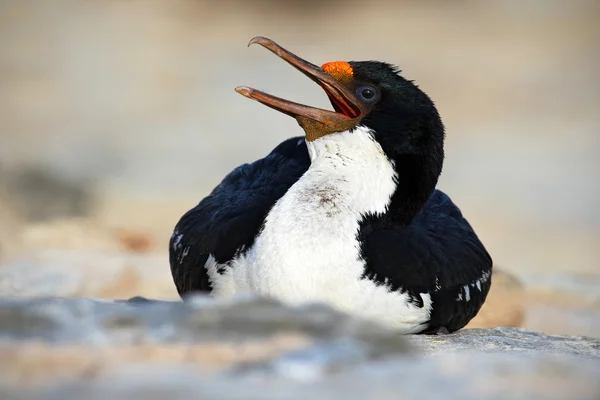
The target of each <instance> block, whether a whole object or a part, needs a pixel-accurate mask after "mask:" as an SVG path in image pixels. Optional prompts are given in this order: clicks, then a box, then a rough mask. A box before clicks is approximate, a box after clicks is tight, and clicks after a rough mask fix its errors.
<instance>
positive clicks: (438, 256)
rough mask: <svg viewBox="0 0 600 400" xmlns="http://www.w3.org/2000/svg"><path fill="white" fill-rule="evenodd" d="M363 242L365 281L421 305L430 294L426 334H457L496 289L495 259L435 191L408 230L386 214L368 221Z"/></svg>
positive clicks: (456, 210)
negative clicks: (444, 331) (443, 331)
mask: <svg viewBox="0 0 600 400" xmlns="http://www.w3.org/2000/svg"><path fill="white" fill-rule="evenodd" d="M358 238H359V241H360V242H361V255H362V257H363V259H364V260H365V261H366V268H365V272H364V275H363V277H364V278H365V279H370V280H372V281H374V282H375V283H377V284H381V285H383V284H385V285H387V286H388V287H389V288H390V289H392V290H394V291H401V292H404V293H407V294H408V295H409V297H410V299H411V300H410V301H411V302H412V304H413V305H414V306H416V307H423V306H424V304H423V301H422V298H421V296H420V295H419V293H428V294H430V295H431V298H432V303H433V304H432V311H431V315H430V321H429V325H428V326H427V327H424V328H425V330H424V331H426V332H429V331H436V330H437V329H438V328H442V327H444V328H446V329H447V330H448V331H450V332H452V331H455V330H458V329H460V328H462V327H463V326H465V325H466V324H467V323H468V322H469V321H470V320H471V319H472V318H473V317H474V316H475V315H476V314H477V312H478V311H479V309H480V308H481V306H482V305H483V303H484V301H485V298H486V296H487V294H488V291H489V289H490V285H491V270H492V259H491V258H490V256H489V254H488V252H487V251H486V249H485V247H484V246H483V244H482V243H481V242H480V240H479V238H478V237H477V235H476V234H475V232H474V230H473V229H472V228H471V226H470V225H469V223H468V222H467V220H466V219H465V218H464V217H463V215H462V213H461V212H460V210H459V208H458V207H457V206H456V205H455V204H454V203H453V202H452V200H450V198H449V197H448V196H447V195H446V194H445V193H443V192H441V191H439V190H435V191H434V192H433V194H432V195H431V197H430V198H429V200H428V201H427V203H426V204H425V206H424V207H423V209H422V210H421V211H420V212H419V213H418V214H417V215H416V216H415V218H414V219H413V221H412V222H411V224H410V225H408V226H406V227H405V226H398V225H394V224H390V223H389V219H388V216H387V215H383V216H379V217H372V216H370V217H366V218H365V219H364V220H363V221H362V223H361V228H360V231H359V234H358ZM478 280H479V286H478V285H477V281H478ZM465 286H468V290H469V293H468V295H467V293H465V288H464V287H465ZM467 299H468V300H467Z"/></svg>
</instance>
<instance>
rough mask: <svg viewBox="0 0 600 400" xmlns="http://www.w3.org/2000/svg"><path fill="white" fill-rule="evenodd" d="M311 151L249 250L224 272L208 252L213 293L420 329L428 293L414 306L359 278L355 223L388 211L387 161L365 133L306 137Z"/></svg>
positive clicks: (390, 176) (389, 180) (391, 187)
mask: <svg viewBox="0 0 600 400" xmlns="http://www.w3.org/2000/svg"><path fill="white" fill-rule="evenodd" d="M342 135H348V136H347V137H343V136H342ZM325 139H328V140H325ZM309 150H310V151H311V158H312V164H311V167H310V169H309V170H308V171H307V172H306V173H305V174H304V175H303V176H302V177H301V178H300V180H298V182H296V184H294V185H293V186H292V187H291V188H290V189H289V190H288V192H287V193H286V194H285V195H284V196H283V197H282V198H281V199H280V200H279V201H278V202H277V203H276V204H275V205H274V206H273V208H272V209H271V211H270V212H269V214H268V216H267V218H266V220H265V224H264V226H263V230H262V232H261V233H260V234H259V235H258V236H257V238H256V240H255V242H254V245H253V246H252V248H251V249H249V250H247V251H246V252H245V253H243V255H241V256H240V257H237V258H236V259H234V260H233V261H232V262H231V263H230V264H229V265H228V267H227V268H226V272H225V273H223V274H218V273H217V269H218V268H219V266H218V265H216V263H215V261H214V259H213V258H212V257H211V258H210V259H209V261H208V262H207V265H206V267H207V269H208V272H209V276H210V278H211V282H212V286H213V295H215V296H231V295H234V294H238V293H245V292H252V293H257V294H260V295H264V296H269V297H274V298H277V299H280V300H282V301H284V302H287V303H292V304H302V303H306V302H325V303H327V304H329V305H331V306H333V307H335V308H337V309H339V310H341V311H345V312H348V313H352V314H356V315H359V316H361V317H364V318H368V319H372V320H376V321H378V322H383V323H385V324H387V325H391V326H393V327H395V328H397V329H398V330H400V331H402V332H404V333H411V332H415V331H419V330H421V329H422V328H423V324H425V323H426V322H427V321H428V319H429V313H430V309H431V299H430V297H429V295H427V294H422V295H421V297H422V298H423V303H424V306H423V307H415V306H414V305H413V304H412V303H410V302H409V301H408V298H407V296H406V295H404V294H402V293H399V292H391V291H390V290H389V289H388V288H387V287H386V286H385V285H376V284H375V283H374V282H373V281H371V280H368V279H362V274H363V272H364V267H365V263H364V260H362V258H361V255H360V246H359V242H358V240H357V239H356V235H357V233H358V229H359V221H360V220H361V218H362V216H363V215H365V214H367V213H373V214H375V213H382V212H385V210H386V208H387V205H388V204H389V201H390V196H391V195H392V193H393V191H394V189H395V183H394V179H393V178H394V174H395V172H394V169H393V167H392V165H391V164H390V163H389V161H388V160H387V158H386V157H385V155H384V154H383V152H382V151H381V148H380V147H379V145H378V144H377V142H375V141H373V140H372V139H371V137H370V135H368V132H366V131H364V132H356V131H355V132H354V133H352V134H350V133H344V134H337V135H331V137H330V138H329V137H325V138H322V139H319V140H317V141H315V142H312V143H309Z"/></svg>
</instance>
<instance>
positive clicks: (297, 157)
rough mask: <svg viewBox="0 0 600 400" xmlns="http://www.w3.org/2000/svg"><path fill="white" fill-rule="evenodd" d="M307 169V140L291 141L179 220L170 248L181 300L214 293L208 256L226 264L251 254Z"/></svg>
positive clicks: (236, 172) (240, 170) (223, 184)
mask: <svg viewBox="0 0 600 400" xmlns="http://www.w3.org/2000/svg"><path fill="white" fill-rule="evenodd" d="M309 164H310V159H309V157H308V150H307V148H306V142H305V141H304V138H302V137H295V138H291V139H288V140H286V141H284V142H282V143H281V144H279V145H278V146H277V147H276V148H275V149H274V150H273V151H272V152H271V153H270V154H269V155H267V156H266V157H265V158H263V159H260V160H258V161H255V162H253V163H251V164H244V165H241V166H239V167H238V168H236V169H234V170H233V171H232V172H231V173H229V175H227V176H226V177H225V178H224V179H223V181H222V182H221V183H220V184H219V185H218V186H217V187H216V188H215V189H214V190H213V191H212V192H211V193H210V195H208V196H207V197H205V198H204V199H202V201H200V203H199V204H198V205H197V206H196V207H194V208H193V209H191V210H190V211H188V212H187V213H186V214H185V215H184V216H183V217H181V219H180V220H179V222H178V223H177V225H176V226H175V230H174V232H173V235H172V236H171V240H170V242H169V262H170V264H171V274H172V276H173V280H174V282H175V286H176V287H177V291H178V292H179V294H180V295H184V294H186V293H189V292H194V291H203V292H210V291H211V290H212V287H211V283H210V281H209V279H208V275H207V272H206V270H205V268H204V264H205V263H206V261H207V259H208V257H209V255H212V256H213V257H214V258H215V260H216V261H217V262H218V263H219V264H224V263H227V262H229V261H231V259H232V258H233V257H234V256H235V255H236V254H238V252H240V251H243V250H244V249H247V248H250V247H251V246H252V243H253V242H254V239H255V237H256V235H257V233H258V231H259V230H260V228H261V226H262V224H263V221H264V219H265V217H266V215H267V213H268V212H269V210H270V209H271V207H272V206H273V205H274V204H275V202H276V201H277V200H278V199H279V198H281V197H282V196H283V195H284V194H285V192H286V191H287V190H288V189H289V188H290V186H292V185H293V184H294V183H295V182H296V181H297V180H298V179H299V178H300V177H301V176H302V175H303V174H304V172H306V170H307V169H308V166H309Z"/></svg>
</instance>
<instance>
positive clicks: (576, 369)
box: [0, 297, 600, 399]
mask: <svg viewBox="0 0 600 400" xmlns="http://www.w3.org/2000/svg"><path fill="white" fill-rule="evenodd" d="M598 368H600V341H599V340H596V339H591V338H585V337H559V336H546V335H543V334H540V333H536V332H531V331H525V330H519V329H514V328H497V329H467V330H463V331H461V332H459V333H455V334H451V335H443V336H410V337H405V336H399V335H397V334H395V333H394V332H392V331H389V330H387V329H385V328H383V327H380V326H377V325H375V324H372V323H368V322H364V321H360V320H357V319H354V318H351V317H348V316H346V315H343V314H340V313H337V312H335V311H333V310H331V309H329V308H328V307H325V306H321V305H310V306H305V307H299V308H289V307H285V306H283V305H281V304H279V303H277V302H274V301H270V300H265V299H258V298H252V297H247V298H238V299H233V300H228V301H215V300H213V299H208V298H204V297H196V298H192V299H189V300H188V301H186V302H185V303H184V302H178V301H172V302H171V301H150V300H145V299H143V298H135V299H132V300H129V301H109V300H94V299H85V298H81V299H66V298H37V299H24V298H22V299H16V298H4V299H2V300H0V398H8V399H12V398H19V399H20V398H24V399H25V398H43V399H64V398H69V399H77V398H82V399H83V398H85V399H105V398H113V399H120V398H127V399H138V398H140V399H141V398H143V399H154V398H156V399H160V398H166V397H168V398H170V399H180V398H181V399H187V398H203V399H212V398H214V399H238V398H239V399H242V398H244V399H245V398H260V399H270V398H272V399H288V398H289V399H305V398H312V399H325V398H356V399H360V398H377V399H397V398H398V396H399V395H400V394H401V395H402V398H408V399H411V398H436V397H437V398H439V397H440V396H443V397H446V398H448V397H449V398H460V399H479V398H482V396H483V397H485V398H498V399H513V398H514V399H521V398H522V399H531V398H543V399H562V398H569V399H593V398H597V397H596V396H598V395H600V383H599V382H598V380H597V371H598Z"/></svg>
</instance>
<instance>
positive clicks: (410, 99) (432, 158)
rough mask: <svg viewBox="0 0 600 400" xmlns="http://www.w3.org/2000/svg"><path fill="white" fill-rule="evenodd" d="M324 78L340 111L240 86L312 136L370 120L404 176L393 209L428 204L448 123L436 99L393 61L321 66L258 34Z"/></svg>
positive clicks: (402, 213) (402, 215) (403, 214)
mask: <svg viewBox="0 0 600 400" xmlns="http://www.w3.org/2000/svg"><path fill="white" fill-rule="evenodd" d="M252 43H257V44H260V45H261V46H264V47H265V48H267V49H269V50H271V51H272V52H273V53H275V54H277V55H278V56H279V57H281V58H282V59H284V60H285V61H287V62H288V63H290V64H291V65H292V66H294V67H295V68H296V69H297V70H299V71H300V72H302V73H304V74H305V75H306V76H308V77H309V78H310V79H312V80H313V81H314V82H316V83H317V84H319V85H320V86H321V87H322V88H323V89H324V90H325V93H327V96H328V97H329V99H330V101H331V104H332V105H333V108H334V110H335V111H329V110H323V109H320V108H315V107H310V106H306V105H303V104H298V103H295V102H292V101H288V100H284V99H281V98H279V97H275V96H272V95H270V94H267V93H264V92H261V91H259V90H256V89H251V88H248V87H239V88H237V89H236V90H237V91H238V92H239V93H240V94H242V95H244V96H246V97H249V98H251V99H254V100H257V101H259V102H261V103H263V104H265V105H267V106H269V107H271V108H274V109H276V110H278V111H281V112H283V113H285V114H288V115H290V116H293V117H294V118H295V119H296V120H297V121H298V123H299V124H300V126H301V127H302V128H303V129H304V132H305V133H306V140H307V141H309V142H310V141H315V140H319V139H320V138H322V137H324V136H327V135H332V134H336V133H339V132H347V131H352V130H354V129H355V128H356V127H358V126H365V127H368V128H370V129H371V130H372V131H373V136H374V138H375V140H377V142H378V143H379V144H380V145H381V147H382V149H383V151H384V152H385V153H386V155H387V157H388V158H389V159H390V161H392V162H393V164H394V168H395V170H396V172H397V176H398V178H397V179H398V182H397V183H398V186H397V190H396V193H395V194H394V196H393V197H392V206H391V207H390V209H391V210H395V211H394V212H397V214H398V215H397V219H399V220H403V222H410V220H411V219H412V218H413V217H414V215H416V213H417V212H418V211H419V210H420V208H421V207H422V206H423V205H424V204H425V202H426V201H427V199H428V198H429V196H430V195H431V193H432V192H433V190H434V189H435V186H436V184H437V180H438V178H439V176H440V174H441V172H442V164H443V161H444V126H443V124H442V121H441V119H440V116H439V114H438V112H437V110H436V108H435V106H434V104H433V102H432V101H431V99H430V98H429V97H428V96H427V95H426V94H425V93H424V92H423V91H422V90H421V89H419V88H418V87H417V86H416V85H415V84H414V83H412V82H411V81H409V80H407V79H405V78H403V77H402V76H401V75H400V74H399V70H398V69H397V68H395V67H393V66H391V65H390V64H387V63H383V62H377V61H360V62H358V61H351V62H345V61H335V62H329V63H326V64H323V65H322V66H321V67H318V66H316V65H314V64H312V63H310V62H308V61H306V60H303V59H301V58H300V57H298V56H296V55H295V54H293V53H291V52H289V51H288V50H286V49H284V48H283V47H281V46H279V45H278V44H277V43H275V42H273V41H272V40H270V39H267V38H264V37H256V38H254V39H252V40H251V41H250V44H252Z"/></svg>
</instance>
